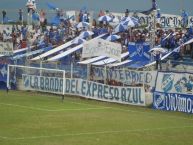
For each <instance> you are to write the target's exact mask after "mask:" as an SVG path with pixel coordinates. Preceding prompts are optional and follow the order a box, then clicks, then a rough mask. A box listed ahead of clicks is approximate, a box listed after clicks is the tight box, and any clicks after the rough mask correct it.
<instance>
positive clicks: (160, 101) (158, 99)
mask: <svg viewBox="0 0 193 145" xmlns="http://www.w3.org/2000/svg"><path fill="white" fill-rule="evenodd" d="M154 107H155V108H156V109H164V108H165V96H164V94H161V93H156V94H154Z"/></svg>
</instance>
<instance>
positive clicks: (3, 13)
mask: <svg viewBox="0 0 193 145" xmlns="http://www.w3.org/2000/svg"><path fill="white" fill-rule="evenodd" d="M6 14H7V13H6V11H5V10H3V11H2V15H3V23H4V22H5V17H6Z"/></svg>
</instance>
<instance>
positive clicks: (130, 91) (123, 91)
mask: <svg viewBox="0 0 193 145" xmlns="http://www.w3.org/2000/svg"><path fill="white" fill-rule="evenodd" d="M64 80H65V83H64ZM21 86H22V87H21V88H22V89H23V90H34V91H41V92H50V93H57V94H63V92H64V93H65V94H70V95H77V96H82V97H85V98H90V99H95V100H101V101H107V102H116V103H121V104H132V105H139V106H145V90H144V88H143V87H118V86H110V85H104V84H100V83H96V82H91V81H87V80H82V79H63V78H57V77H45V76H37V75H27V74H23V75H22V84H21Z"/></svg>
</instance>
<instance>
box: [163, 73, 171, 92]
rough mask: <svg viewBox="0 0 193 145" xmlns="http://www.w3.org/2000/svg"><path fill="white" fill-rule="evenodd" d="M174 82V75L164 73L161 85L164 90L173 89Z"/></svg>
mask: <svg viewBox="0 0 193 145" xmlns="http://www.w3.org/2000/svg"><path fill="white" fill-rule="evenodd" d="M173 82H174V75H172V74H164V76H163V79H162V85H161V88H162V90H163V91H164V92H168V91H170V90H171V89H172V86H173Z"/></svg>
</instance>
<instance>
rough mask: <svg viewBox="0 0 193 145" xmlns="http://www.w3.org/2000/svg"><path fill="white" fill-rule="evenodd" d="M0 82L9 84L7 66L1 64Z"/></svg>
mask: <svg viewBox="0 0 193 145" xmlns="http://www.w3.org/2000/svg"><path fill="white" fill-rule="evenodd" d="M0 81H2V82H7V65H6V64H0Z"/></svg>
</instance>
